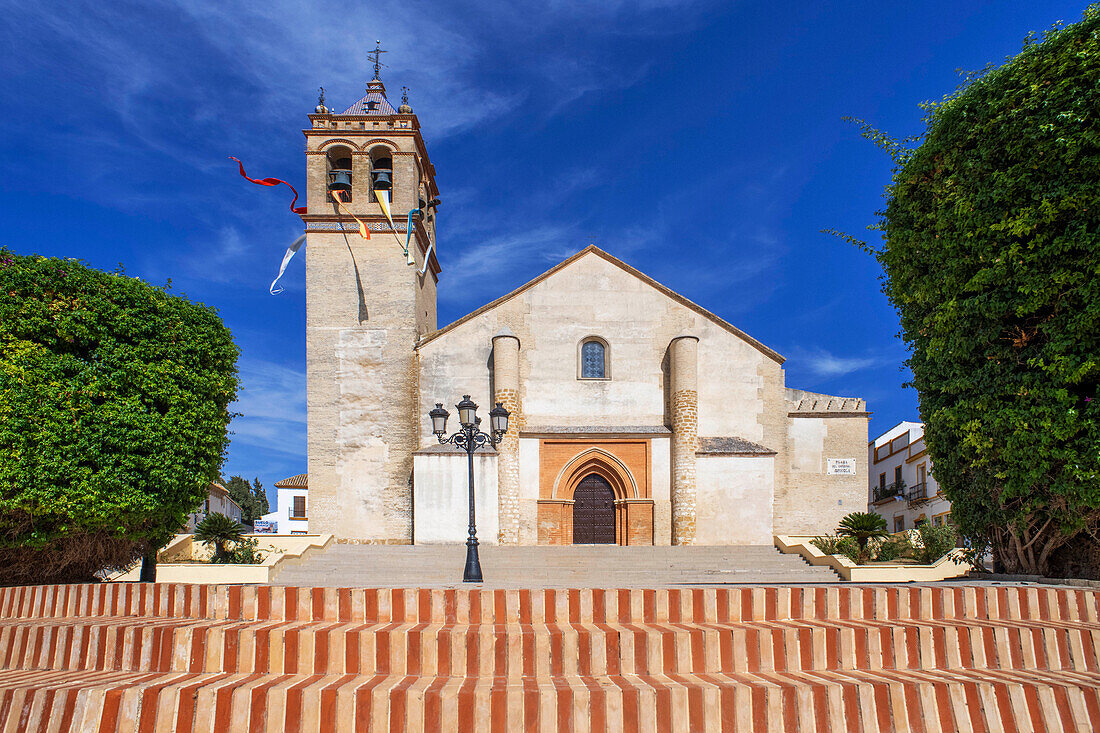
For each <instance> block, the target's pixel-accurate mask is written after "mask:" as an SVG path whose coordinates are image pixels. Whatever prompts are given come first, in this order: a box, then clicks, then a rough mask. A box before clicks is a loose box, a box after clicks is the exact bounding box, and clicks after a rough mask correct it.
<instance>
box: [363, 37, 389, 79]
mask: <svg viewBox="0 0 1100 733" xmlns="http://www.w3.org/2000/svg"><path fill="white" fill-rule="evenodd" d="M384 53H389V52H388V51H383V50H382V42H381V41H375V42H374V50H373V51H371V52H370V53H368V54H367V58H368V59H370V60H371V62H372V63H373V64H374V78H373V79H371V81H381V79H379V78H378V72H379V71H381V70H382V67H383V66H385V64H384V63H382V61H381V57H382V54H384Z"/></svg>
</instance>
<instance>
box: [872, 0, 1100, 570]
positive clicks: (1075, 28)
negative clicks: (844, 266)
mask: <svg viewBox="0 0 1100 733" xmlns="http://www.w3.org/2000/svg"><path fill="white" fill-rule="evenodd" d="M926 108H927V116H926V118H925V122H926V130H925V133H924V134H923V136H922V137H921V142H920V144H919V146H917V147H916V148H913V149H907V150H901V149H897V148H893V149H890V148H884V149H887V150H888V152H890V153H891V154H892V155H893V157H894V160H895V168H894V174H893V181H892V184H891V185H890V186H889V188H888V189H887V194H886V207H885V210H884V211H883V212H881V214H882V216H881V219H880V222H879V226H878V228H880V229H881V231H882V233H883V239H884V244H883V245H882V247H881V249H879V250H878V251H876V256H877V257H878V259H879V261H880V262H881V264H882V266H883V268H884V270H885V274H886V280H885V285H884V290H885V292H886V294H887V296H888V297H889V299H890V301H891V302H892V303H893V304H894V306H895V307H896V308H897V311H898V313H899V315H900V320H901V328H902V336H903V337H904V339H905V340H906V342H907V343H908V345H909V346H910V348H911V358H910V360H909V365H910V366H911V368H912V371H913V385H914V386H915V387H916V389H917V392H918V394H919V398H920V412H921V417H922V419H923V420H924V422H925V439H926V442H927V445H928V450H929V453H930V454H931V455H932V457H933V460H934V461H935V466H936V468H935V471H936V479H937V480H938V481H939V483H940V486H941V487H942V489H943V491H944V493H945V494H946V495H947V497H948V498H949V499H951V501H952V521H953V522H955V524H956V525H957V527H958V529H959V530H960V531H961V532H962V534H963V535H965V536H967V537H970V538H974V539H976V540H978V541H989V542H990V543H991V545H992V548H993V551H994V553H995V554H996V558H997V560H998V561H999V564H1000V565H1001V566H1002V567H1003V568H1005V569H1006V570H1008V571H1017V572H1019V571H1022V572H1029V573H1036V572H1044V571H1045V570H1046V569H1047V565H1048V561H1049V558H1050V555H1051V553H1052V552H1053V551H1055V550H1056V549H1057V548H1058V547H1059V545H1061V544H1063V543H1064V542H1066V541H1067V540H1068V539H1069V538H1070V537H1071V536H1073V535H1074V534H1075V533H1078V532H1081V531H1082V530H1089V531H1093V532H1094V531H1095V529H1096V527H1097V524H1098V522H1100V394H1098V392H1097V388H1098V381H1100V114H1098V113H1097V110H1100V6H1095V5H1094V6H1091V7H1089V8H1088V9H1087V10H1086V11H1085V16H1084V19H1083V20H1082V21H1081V22H1079V23H1077V24H1075V25H1071V26H1068V27H1065V28H1056V29H1054V30H1052V31H1049V32H1048V33H1046V34H1043V35H1042V36H1041V37H1039V36H1032V37H1029V39H1028V40H1027V42H1026V43H1025V46H1024V49H1023V51H1022V52H1021V53H1020V54H1018V55H1017V56H1015V57H1014V58H1012V59H1010V60H1009V61H1008V62H1007V63H1006V64H1004V65H1003V66H1001V67H999V68H995V69H987V70H985V71H984V72H981V73H978V74H974V75H972V76H971V77H970V78H968V79H967V80H966V82H965V83H964V84H963V85H962V87H960V89H959V90H958V91H957V92H956V93H955V94H953V95H951V96H949V97H947V98H946V99H944V100H943V101H942V102H939V103H934V104H928V105H926ZM864 133H865V135H866V136H868V137H871V138H872V139H875V138H874V134H872V133H868V130H867V129H865V130H864Z"/></svg>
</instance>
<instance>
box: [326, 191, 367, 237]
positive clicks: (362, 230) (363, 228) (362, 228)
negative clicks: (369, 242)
mask: <svg viewBox="0 0 1100 733" xmlns="http://www.w3.org/2000/svg"><path fill="white" fill-rule="evenodd" d="M329 194H330V195H331V196H332V200H333V201H335V202H336V206H337V208H339V209H341V210H342V211H343V212H344V213H345V214H347V215H348V216H350V217H351V218H352V219H355V221H356V223H357V224H359V236H360V237H362V238H363V239H370V231H369V230H368V229H367V225H366V224H365V223H364V222H363V220H362V219H360V218H359V217H358V216H356V215H355V214H353V213H351V212H350V211H348V208H347V207H346V206H344V202H343V201H341V200H340V192H339V191H329Z"/></svg>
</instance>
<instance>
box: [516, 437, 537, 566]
mask: <svg viewBox="0 0 1100 733" xmlns="http://www.w3.org/2000/svg"><path fill="white" fill-rule="evenodd" d="M538 498H539V440H538V438H520V441H519V511H520V521H519V541H520V544H521V545H536V544H538V541H539V534H538V532H539V528H538V511H539V509H538Z"/></svg>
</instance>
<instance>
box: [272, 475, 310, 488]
mask: <svg viewBox="0 0 1100 733" xmlns="http://www.w3.org/2000/svg"><path fill="white" fill-rule="evenodd" d="M308 476H309V474H308V473H299V474H298V475H296V476H291V477H290V478H285V479H283V480H282V481H276V482H275V488H276V489H306V488H309V485H308V484H307V483H306V478H307V477H308Z"/></svg>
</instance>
